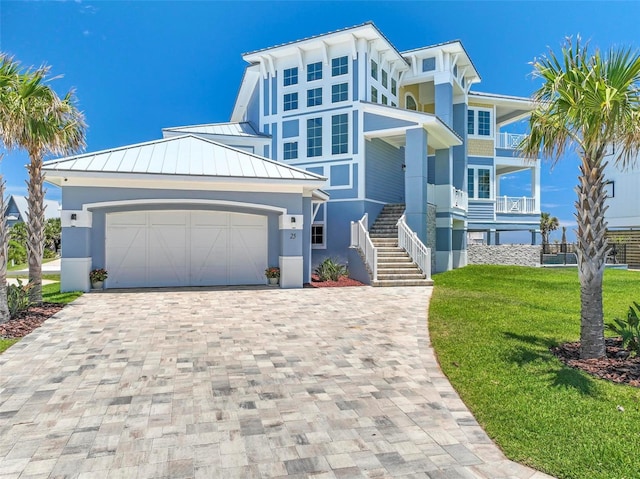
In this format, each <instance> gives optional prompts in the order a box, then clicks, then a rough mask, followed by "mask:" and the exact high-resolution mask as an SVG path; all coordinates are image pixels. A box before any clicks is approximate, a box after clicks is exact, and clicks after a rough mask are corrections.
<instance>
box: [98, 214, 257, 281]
mask: <svg viewBox="0 0 640 479" xmlns="http://www.w3.org/2000/svg"><path fill="white" fill-rule="evenodd" d="M106 229H107V231H106V233H107V237H106V268H107V271H108V272H109V278H108V280H107V285H108V287H110V288H131V287H145V286H146V287H154V286H214V285H228V284H264V282H265V279H264V270H265V269H266V267H267V217H266V216H260V215H248V214H242V213H227V212H221V211H132V212H124V213H109V214H107V228H106Z"/></svg>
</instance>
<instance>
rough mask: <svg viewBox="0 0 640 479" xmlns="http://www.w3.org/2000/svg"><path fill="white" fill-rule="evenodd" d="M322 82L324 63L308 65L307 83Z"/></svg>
mask: <svg viewBox="0 0 640 479" xmlns="http://www.w3.org/2000/svg"><path fill="white" fill-rule="evenodd" d="M314 80H322V62H316V63H309V64H308V65H307V81H314Z"/></svg>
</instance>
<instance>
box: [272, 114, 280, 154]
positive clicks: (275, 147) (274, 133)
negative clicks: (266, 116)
mask: <svg viewBox="0 0 640 479" xmlns="http://www.w3.org/2000/svg"><path fill="white" fill-rule="evenodd" d="M271 158H273V159H274V160H278V159H279V158H278V124H277V123H272V124H271Z"/></svg>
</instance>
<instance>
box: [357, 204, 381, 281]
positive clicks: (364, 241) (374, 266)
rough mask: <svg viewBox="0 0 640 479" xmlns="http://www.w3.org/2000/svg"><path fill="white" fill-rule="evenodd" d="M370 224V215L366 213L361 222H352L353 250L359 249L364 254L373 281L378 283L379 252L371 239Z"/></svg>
mask: <svg viewBox="0 0 640 479" xmlns="http://www.w3.org/2000/svg"><path fill="white" fill-rule="evenodd" d="M368 223H369V215H368V213H365V214H364V216H363V217H362V219H361V220H360V221H352V222H351V248H357V249H359V250H360V251H361V252H362V255H363V256H364V261H365V263H366V265H367V267H368V268H369V271H370V272H371V277H372V279H373V281H376V280H377V279H378V251H377V250H376V248H375V246H373V243H372V242H371V238H370V237H369V231H368V227H369V225H368Z"/></svg>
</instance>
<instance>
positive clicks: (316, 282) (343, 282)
mask: <svg viewBox="0 0 640 479" xmlns="http://www.w3.org/2000/svg"><path fill="white" fill-rule="evenodd" d="M344 286H365V284H363V283H361V282H360V281H356V280H355V279H352V278H348V277H347V276H342V277H341V278H340V279H339V280H338V281H320V278H319V277H318V275H317V274H312V275H311V283H306V284H305V285H304V287H305V288H342V287H344Z"/></svg>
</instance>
